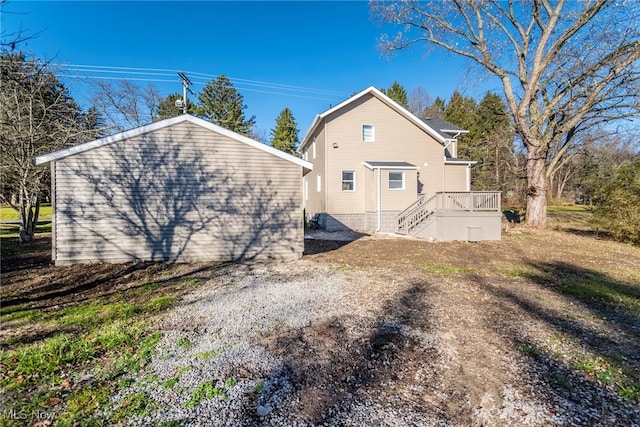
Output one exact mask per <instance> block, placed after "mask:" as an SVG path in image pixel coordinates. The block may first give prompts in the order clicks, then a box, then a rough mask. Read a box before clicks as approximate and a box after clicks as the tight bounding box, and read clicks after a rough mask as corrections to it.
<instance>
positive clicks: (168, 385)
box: [162, 376, 180, 390]
mask: <svg viewBox="0 0 640 427" xmlns="http://www.w3.org/2000/svg"><path fill="white" fill-rule="evenodd" d="M178 381H180V377H179V376H177V377H173V378H170V379H168V380H166V381H165V382H163V383H162V388H163V389H165V390H171V389H172V388H173V387H174V386H175V385H176V384H178Z"/></svg>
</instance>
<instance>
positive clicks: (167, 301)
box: [146, 295, 177, 313]
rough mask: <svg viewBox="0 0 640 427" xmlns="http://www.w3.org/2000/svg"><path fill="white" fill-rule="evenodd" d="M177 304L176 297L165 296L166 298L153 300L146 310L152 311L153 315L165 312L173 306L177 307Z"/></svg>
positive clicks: (161, 297)
mask: <svg viewBox="0 0 640 427" xmlns="http://www.w3.org/2000/svg"><path fill="white" fill-rule="evenodd" d="M176 302H177V300H176V298H175V297H173V296H170V295H164V296H160V297H156V298H154V299H152V300H151V302H149V304H147V307H146V309H147V311H150V312H152V313H153V312H159V311H164V310H166V309H167V308H169V307H171V306H172V305H175V303H176Z"/></svg>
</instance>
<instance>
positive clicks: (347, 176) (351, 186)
mask: <svg viewBox="0 0 640 427" xmlns="http://www.w3.org/2000/svg"><path fill="white" fill-rule="evenodd" d="M342 191H356V172H355V171H342Z"/></svg>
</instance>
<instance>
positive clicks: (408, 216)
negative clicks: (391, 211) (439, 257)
mask: <svg viewBox="0 0 640 427" xmlns="http://www.w3.org/2000/svg"><path fill="white" fill-rule="evenodd" d="M500 196H501V194H500V192H498V191H442V192H438V193H436V194H435V195H433V196H432V197H430V198H427V197H426V196H425V195H423V194H421V195H419V197H418V199H417V200H416V201H415V202H413V203H412V204H411V205H410V206H409V207H407V208H406V209H405V210H404V211H402V212H400V213H399V214H398V216H397V221H398V228H397V233H398V234H404V235H410V236H416V235H418V234H422V233H421V232H422V231H423V230H425V229H426V228H427V227H428V226H429V225H430V224H432V223H433V222H434V221H437V220H438V217H443V216H447V215H448V216H459V215H466V216H468V217H469V218H471V217H473V216H478V215H487V214H488V213H490V215H494V214H497V215H500V209H501V201H500ZM433 237H437V236H433Z"/></svg>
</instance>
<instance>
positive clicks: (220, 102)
mask: <svg viewBox="0 0 640 427" xmlns="http://www.w3.org/2000/svg"><path fill="white" fill-rule="evenodd" d="M246 108H247V106H246V105H245V104H244V97H243V96H242V95H241V94H240V92H238V91H237V90H236V88H234V87H233V85H232V84H231V81H229V79H228V78H226V77H225V76H222V75H221V76H218V78H217V79H215V80H211V81H210V82H209V83H207V84H206V85H205V87H204V88H203V89H202V92H200V94H199V95H198V106H197V107H196V110H195V113H196V115H197V116H198V117H200V118H202V119H204V120H208V121H210V122H211V123H213V124H216V125H218V126H222V127H223V128H226V129H229V130H231V131H233V132H237V133H239V134H241V135H246V136H250V135H251V129H252V128H253V126H254V125H255V122H256V119H255V116H252V117H250V118H249V119H246V118H245V115H244V110H245V109H246Z"/></svg>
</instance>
